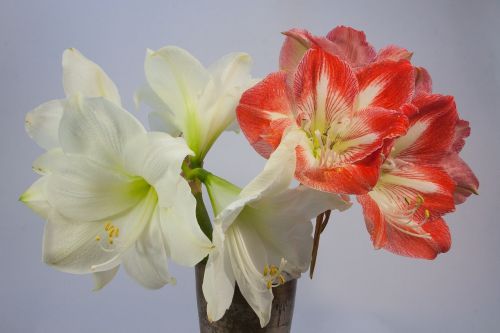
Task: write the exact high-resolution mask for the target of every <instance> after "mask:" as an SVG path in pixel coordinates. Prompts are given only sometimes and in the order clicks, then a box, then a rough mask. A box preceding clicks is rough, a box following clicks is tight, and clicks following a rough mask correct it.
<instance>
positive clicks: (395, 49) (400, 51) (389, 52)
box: [375, 45, 413, 62]
mask: <svg viewBox="0 0 500 333" xmlns="http://www.w3.org/2000/svg"><path fill="white" fill-rule="evenodd" d="M412 55H413V53H412V52H410V51H408V50H407V49H405V48H402V47H399V46H396V45H389V46H386V47H384V48H383V49H381V50H380V51H379V52H378V54H377V58H376V59H375V62H380V61H386V60H390V61H399V60H408V61H410V60H411V57H412Z"/></svg>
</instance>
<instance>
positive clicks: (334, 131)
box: [301, 118, 350, 168]
mask: <svg viewBox="0 0 500 333" xmlns="http://www.w3.org/2000/svg"><path fill="white" fill-rule="evenodd" d="M349 122H350V121H349V119H348V118H344V119H339V120H335V121H334V122H332V123H331V124H329V126H328V127H326V128H324V127H325V126H320V127H318V126H313V125H312V122H311V120H303V121H302V126H301V127H302V130H303V131H304V132H305V133H306V135H307V137H308V138H309V140H310V142H311V143H312V147H313V154H314V157H315V158H316V159H317V160H318V161H319V164H320V166H321V167H326V168H330V167H335V166H339V165H340V164H342V163H343V160H344V156H343V154H342V153H343V152H344V150H345V147H342V144H341V142H342V139H341V135H340V133H342V131H343V129H345V128H346V127H347V126H348V124H349Z"/></svg>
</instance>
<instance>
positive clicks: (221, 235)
mask: <svg viewBox="0 0 500 333" xmlns="http://www.w3.org/2000/svg"><path fill="white" fill-rule="evenodd" d="M296 140H297V138H296V136H295V137H294V136H293V135H291V136H289V137H288V138H287V139H285V140H283V142H282V144H281V145H280V147H279V148H278V149H277V150H276V151H275V152H274V153H273V154H272V155H271V157H270V159H269V161H268V162H267V164H266V166H265V168H264V170H263V171H262V173H261V174H259V175H258V176H257V177H256V178H255V179H254V180H253V181H252V182H250V183H249V184H248V185H247V186H245V187H244V188H243V189H239V188H238V187H236V186H234V185H232V184H230V183H228V182H227V181H225V180H222V179H220V178H218V177H216V176H213V175H210V174H209V175H207V176H206V177H205V179H204V182H205V184H206V185H207V189H208V192H209V194H210V198H211V200H212V204H213V207H214V211H215V214H216V218H215V221H214V234H213V242H214V246H215V247H214V249H213V250H212V251H211V252H210V255H209V258H208V262H207V266H206V270H205V278H204V281H203V293H204V295H205V299H206V300H207V304H208V306H207V311H208V318H209V319H210V320H219V319H220V318H221V317H222V316H223V315H224V313H225V311H226V310H227V309H228V308H229V306H230V305H231V300H232V298H233V293H234V288H235V283H237V284H238V287H239V289H240V291H241V293H242V295H243V296H244V297H245V299H246V300H247V302H248V303H249V304H250V306H251V307H252V309H253V310H254V311H255V313H256V314H257V316H258V317H259V319H260V324H261V326H262V327H264V326H265V325H266V324H267V323H268V321H269V318H270V314H271V304H272V300H273V293H272V290H271V289H272V287H276V286H279V285H281V284H284V283H285V282H286V281H288V280H290V279H295V278H298V277H299V276H300V274H301V273H303V272H305V271H306V270H307V269H308V267H309V262H310V253H311V247H312V237H311V231H312V225H311V222H310V220H311V218H312V217H315V216H316V215H318V214H319V213H321V212H323V211H325V210H328V209H331V210H333V209H338V210H345V209H347V208H349V207H350V205H351V204H350V202H348V201H345V200H344V199H343V198H342V197H341V196H338V195H333V194H330V193H324V192H319V191H316V190H313V189H311V188H307V187H305V186H299V187H296V188H294V189H289V186H290V183H291V181H292V180H293V168H289V166H290V165H294V162H295V161H294V160H295V154H294V153H293V150H291V147H293V145H294V144H296Z"/></svg>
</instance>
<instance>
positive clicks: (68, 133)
mask: <svg viewBox="0 0 500 333" xmlns="http://www.w3.org/2000/svg"><path fill="white" fill-rule="evenodd" d="M143 133H145V129H144V127H143V126H142V125H141V123H140V122H139V121H138V120H137V119H135V118H134V117H133V116H132V115H131V114H130V113H128V112H127V111H125V110H123V109H122V108H120V107H119V106H117V105H116V104H113V103H111V102H110V101H108V100H106V99H104V98H100V97H98V98H83V97H82V96H81V95H76V96H74V97H73V98H71V100H70V101H69V103H68V104H67V106H66V108H65V111H64V115H63V117H62V120H61V125H60V128H59V140H60V142H61V146H62V148H63V150H64V152H65V153H73V154H81V155H86V156H87V157H89V158H91V159H94V160H96V161H98V162H99V163H106V164H108V165H110V166H112V167H119V166H120V165H121V163H122V161H121V158H122V157H121V155H122V152H123V149H124V146H125V145H126V143H127V142H128V141H129V140H132V139H133V138H134V137H135V136H137V135H140V134H143Z"/></svg>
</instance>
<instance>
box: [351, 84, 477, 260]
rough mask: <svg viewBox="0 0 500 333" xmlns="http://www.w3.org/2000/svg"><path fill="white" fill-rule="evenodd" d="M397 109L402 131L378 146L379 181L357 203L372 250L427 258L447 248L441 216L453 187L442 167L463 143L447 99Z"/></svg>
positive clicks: (450, 204) (425, 99)
mask: <svg viewBox="0 0 500 333" xmlns="http://www.w3.org/2000/svg"><path fill="white" fill-rule="evenodd" d="M403 109H404V111H406V113H407V114H408V116H409V120H410V126H409V129H408V132H407V134H406V135H404V136H401V137H399V138H397V139H395V140H393V141H392V142H390V143H389V144H387V145H386V146H385V147H384V149H383V150H384V154H385V155H386V156H387V157H386V159H385V161H384V163H383V165H382V168H381V175H380V179H379V181H378V182H377V185H376V186H375V188H374V189H373V190H372V191H370V192H369V193H368V194H366V195H361V196H358V201H359V202H360V203H361V205H362V206H363V210H364V214H365V222H366V226H367V229H368V231H369V233H370V234H371V238H372V241H373V244H374V246H375V248H385V249H387V250H389V251H391V252H394V253H396V254H400V255H405V256H410V257H418V258H426V259H433V258H435V257H436V256H437V254H439V253H442V252H446V251H448V249H449V248H450V245H451V238H450V233H449V230H448V227H447V225H446V223H445V222H444V220H443V219H442V216H443V215H444V214H446V213H448V212H451V211H453V210H454V207H455V203H454V201H456V200H454V192H455V188H456V186H455V180H454V178H453V175H452V174H450V173H449V172H448V170H447V167H446V166H447V165H450V164H451V162H450V161H449V156H450V154H451V153H452V152H453V153H454V155H457V153H455V151H457V150H458V149H457V147H456V146H457V145H459V143H458V141H459V140H463V135H460V134H456V132H457V128H462V126H463V121H461V120H459V119H458V114H457V110H456V105H455V102H454V100H453V97H451V96H442V95H433V94H426V95H423V96H420V97H417V98H415V99H414V100H413V102H412V107H408V108H406V107H405V108H403ZM458 132H460V133H461V131H458ZM462 145H463V144H462ZM454 147H455V148H454ZM457 158H458V155H457ZM464 165H465V163H464ZM465 166H466V165H465ZM467 168H468V167H467ZM469 170H470V169H469ZM476 188H477V187H476Z"/></svg>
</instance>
